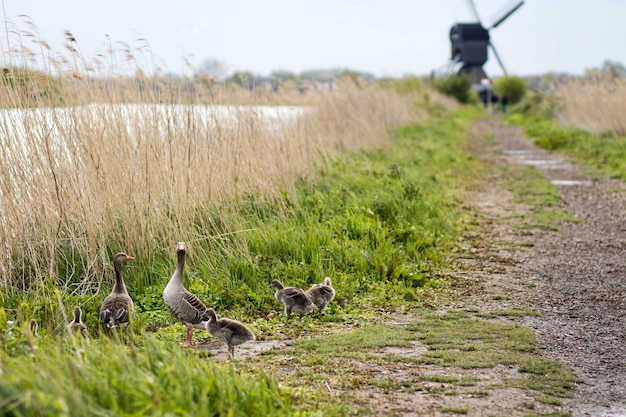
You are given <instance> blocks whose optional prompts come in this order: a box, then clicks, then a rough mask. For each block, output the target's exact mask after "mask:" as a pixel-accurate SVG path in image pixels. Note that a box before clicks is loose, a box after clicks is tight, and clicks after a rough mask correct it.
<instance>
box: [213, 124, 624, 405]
mask: <svg viewBox="0 0 626 417" xmlns="http://www.w3.org/2000/svg"><path fill="white" fill-rule="evenodd" d="M476 130H477V134H476V137H480V136H483V135H484V134H485V133H486V132H490V133H492V134H493V137H494V144H492V145H487V148H488V149H485V144H484V142H482V141H480V140H476V141H475V142H474V144H473V148H474V151H475V152H476V155H478V156H479V157H480V158H482V159H485V160H486V161H487V162H488V163H489V164H498V165H506V164H532V165H534V166H536V167H537V168H538V169H539V170H540V171H541V172H542V173H543V174H544V176H545V177H546V179H548V180H550V181H552V182H553V183H554V184H555V185H557V187H558V189H559V192H560V194H561V196H562V198H563V202H562V208H563V209H565V210H567V211H568V212H569V213H570V214H572V215H574V216H576V217H577V218H579V219H580V220H581V221H580V222H564V223H563V224H560V225H559V230H558V231H548V230H542V229H540V228H520V227H519V225H520V222H521V221H523V215H524V213H527V212H528V211H529V210H532V208H531V207H527V206H523V205H520V204H517V203H515V200H514V198H513V195H512V193H510V192H508V191H506V188H505V185H504V184H503V182H502V181H503V180H502V178H501V176H499V175H497V174H495V175H493V178H490V179H489V181H487V182H486V183H485V184H486V186H485V187H482V189H480V190H478V191H477V193H476V194H475V196H474V198H473V199H472V201H467V202H466V204H467V206H468V208H471V209H472V211H475V212H477V213H478V217H477V220H478V223H479V232H477V233H478V235H479V236H477V239H476V240H477V241H480V242H483V243H481V245H484V246H483V247H480V248H478V250H476V252H475V254H474V255H473V256H468V257H467V259H466V260H465V261H464V262H465V263H466V265H465V266H466V267H467V268H466V269H467V271H468V272H467V273H466V274H465V276H464V278H463V280H465V281H466V282H470V283H472V285H471V290H468V291H466V298H464V299H463V301H459V302H458V303H457V304H455V305H453V306H451V307H452V308H474V309H476V308H478V309H480V310H481V311H490V310H502V309H506V308H509V307H525V308H529V309H532V310H535V311H538V312H539V313H540V315H538V316H532V317H531V316H529V317H523V318H522V319H521V323H522V324H523V325H525V326H526V327H528V328H529V329H531V330H532V331H533V332H534V333H535V335H536V337H537V340H538V343H539V346H540V350H541V354H542V355H544V356H546V357H549V358H552V359H557V360H559V361H562V362H564V363H565V364H566V365H567V366H568V367H569V368H570V369H572V370H573V371H574V372H575V373H576V375H577V376H578V377H579V378H580V379H581V383H579V384H578V385H577V386H576V388H575V389H574V390H573V397H572V398H569V399H565V400H564V401H563V404H562V405H560V406H558V405H557V406H555V405H546V404H543V403H541V402H539V401H537V400H536V399H535V398H532V397H529V396H528V395H527V394H525V393H524V392H523V391H521V390H519V389H515V388H499V389H494V388H493V387H494V386H497V385H498V383H499V382H501V381H503V380H505V379H506V378H514V377H515V376H516V375H517V374H518V371H517V370H516V369H515V368H514V367H509V366H496V367H495V368H492V369H470V370H467V369H458V368H442V367H437V366H431V365H424V364H410V361H409V362H408V363H407V362H402V361H399V362H398V363H397V364H394V363H389V362H385V361H381V362H380V363H377V362H375V361H374V362H371V361H370V362H367V363H363V362H358V361H353V363H351V364H350V365H351V366H352V368H353V369H355V371H354V372H357V373H359V374H361V376H365V377H366V378H365V379H367V378H370V377H371V378H375V379H377V380H384V379H389V380H395V381H400V382H401V381H403V380H406V381H416V380H417V381H425V382H421V383H420V384H421V385H420V384H418V385H417V386H418V388H417V389H415V386H416V385H415V384H412V385H411V384H409V385H410V386H411V387H413V388H411V389H405V390H402V389H401V390H397V389H393V390H389V389H383V388H380V387H374V386H367V385H359V386H358V387H353V388H350V387H347V386H345V385H342V384H341V383H340V382H335V383H333V382H332V381H331V383H330V384H329V383H324V384H323V385H320V387H325V388H326V389H327V390H328V391H329V392H330V393H331V395H338V396H339V397H340V398H341V397H345V395H346V394H347V395H348V396H352V398H353V402H355V403H356V404H358V405H360V406H363V407H368V408H370V409H371V410H373V414H374V415H394V416H395V415H401V416H450V415H454V414H455V413H456V414H463V415H470V416H527V415H550V414H552V413H555V412H560V411H565V412H570V413H571V415H572V416H573V417H580V416H594V417H609V416H613V417H617V416H621V417H624V416H626V185H625V184H624V183H623V182H620V181H616V180H611V179H605V178H595V177H591V176H589V175H587V174H585V173H584V172H583V171H582V169H581V168H579V167H577V166H575V165H574V164H572V163H570V162H568V161H566V160H564V159H563V158H562V157H559V156H558V155H556V154H553V153H548V152H547V151H545V150H542V149H540V148H538V147H536V146H534V145H533V144H532V143H531V142H530V141H529V140H528V139H525V138H523V137H522V135H521V134H520V132H519V131H518V130H517V129H514V128H510V127H506V126H504V125H502V124H501V123H500V122H499V121H498V120H497V119H496V118H493V119H489V120H485V121H481V122H479V123H478V124H477V126H476ZM494 173H497V170H494ZM477 289H478V290H477ZM393 320H394V323H395V324H397V325H399V326H402V325H406V324H408V323H410V322H412V321H414V320H415V317H410V316H404V317H395V318H393ZM500 320H503V321H506V320H508V319H505V318H501V319H500ZM516 320H517V322H520V319H516ZM290 344H291V342H290V341H289V340H285V341H257V342H256V343H254V344H249V345H244V346H242V347H241V349H240V350H238V354H237V355H238V357H239V358H246V357H250V356H253V357H256V356H258V353H259V352H260V351H263V350H268V349H272V350H280V351H285V352H286V354H288V353H287V352H289V346H290ZM205 347H207V348H209V349H211V350H213V351H214V352H215V353H216V354H217V356H218V357H225V354H226V352H225V349H224V346H223V345H221V344H220V343H219V342H217V341H212V342H209V343H208V344H207V345H206V346H205ZM425 350H426V348H425V347H424V346H422V345H421V344H419V343H418V342H415V343H414V345H413V346H412V347H410V348H405V349H400V348H393V349H391V348H387V349H386V350H383V351H379V352H372V353H373V354H378V355H387V354H392V355H399V356H405V357H409V358H410V357H415V358H418V357H419V356H420V355H421V354H422V353H423V352H424V351H425ZM284 368H285V369H282V372H285V373H290V372H291V373H293V372H296V370H294V369H290V368H289V366H288V365H287V366H284ZM292 368H293V367H292ZM429 375H431V376H433V377H436V378H442V377H445V376H446V375H449V376H454V377H468V378H473V379H474V380H475V381H478V382H477V384H475V385H474V386H472V387H471V388H467V389H466V388H463V387H461V386H455V387H453V390H454V393H452V394H451V393H450V387H449V386H445V384H440V383H438V382H428V376H429ZM355 376H356V375H355ZM425 376H426V377H425ZM436 378H435V379H433V381H435V380H436ZM409 385H407V386H409ZM481 390H483V394H476V393H480V392H481ZM484 392H488V394H486V395H485V394H484Z"/></svg>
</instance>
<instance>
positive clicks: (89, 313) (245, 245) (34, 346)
mask: <svg viewBox="0 0 626 417" xmlns="http://www.w3.org/2000/svg"><path fill="white" fill-rule="evenodd" d="M463 112H464V113H459V114H457V115H455V116H453V117H449V118H446V119H435V120H433V121H432V122H430V123H429V124H427V125H411V126H405V127H403V128H400V129H398V130H397V131H396V133H395V139H394V143H393V146H392V147H390V148H386V149H378V150H374V151H361V152H356V153H352V154H351V155H349V156H348V157H345V156H344V157H336V158H334V159H332V160H330V162H329V163H328V164H327V166H326V167H324V168H323V169H322V170H321V171H320V172H319V175H317V176H316V177H315V178H312V179H310V180H308V181H306V182H302V183H301V184H300V186H299V188H298V192H297V194H295V195H291V194H289V193H286V192H285V193H283V195H282V197H281V198H280V199H278V200H277V199H266V198H262V197H260V196H258V195H248V196H245V197H244V198H241V199H240V200H239V201H237V202H235V204H234V205H233V206H232V207H231V208H222V209H220V210H219V211H218V210H217V209H216V210H215V211H208V212H207V211H201V212H200V211H199V212H197V213H196V220H195V221H196V228H197V236H196V237H195V240H194V239H190V238H187V237H181V240H187V241H189V242H190V245H189V246H190V247H191V253H190V256H189V259H188V263H187V269H186V276H185V281H186V285H187V287H188V288H189V289H190V290H192V291H193V292H194V293H196V294H197V295H198V296H199V297H200V298H201V299H202V300H203V301H204V302H205V303H206V304H207V305H209V306H211V307H214V308H215V309H216V310H217V311H218V312H219V313H220V314H221V315H226V316H229V317H233V318H238V319H241V320H243V321H244V322H246V323H247V324H249V325H250V327H251V328H252V329H253V330H254V332H255V333H256V334H257V337H258V339H259V340H263V339H271V338H273V337H283V336H281V334H287V335H289V336H291V337H300V336H304V335H306V334H308V333H310V332H315V331H317V329H318V328H322V329H323V328H325V327H327V326H331V327H332V326H339V325H341V324H337V323H336V324H333V323H335V322H339V323H342V324H343V325H346V324H348V325H349V324H350V323H354V324H356V323H357V322H361V321H362V320H370V319H371V318H372V317H375V316H376V315H377V314H378V313H379V312H381V311H383V310H385V309H391V310H393V309H396V308H402V309H405V308H406V307H407V306H409V307H410V306H411V305H412V306H418V305H430V304H432V303H433V302H435V301H436V298H437V296H438V294H445V293H446V291H448V288H449V281H448V279H447V278H446V277H447V271H448V270H449V269H450V268H452V267H453V266H452V265H453V260H454V252H453V251H454V250H455V249H457V246H459V242H460V236H462V233H463V231H464V229H465V225H464V224H463V221H462V212H461V210H460V204H461V201H462V196H463V193H464V188H465V185H466V184H467V183H468V182H470V181H472V179H473V178H475V176H476V175H477V172H479V165H478V162H477V161H476V160H475V159H473V158H471V157H469V156H468V155H467V154H466V153H465V152H464V151H463V143H464V140H465V131H466V128H467V126H468V124H469V121H470V120H471V119H472V118H474V117H476V114H477V113H476V111H475V110H471V109H470V110H463ZM190 204H192V203H190ZM190 210H193V208H190ZM198 236H201V237H204V238H198ZM148 238H149V237H147V239H148ZM172 252H173V249H172ZM62 258H63V259H60V260H59V264H60V265H67V263H68V261H69V260H70V259H71V257H70V256H66V255H65V254H64V255H63V256H62ZM174 263H175V261H174V254H173V253H171V254H169V253H168V255H167V256H163V255H162V254H159V253H156V252H155V254H154V257H153V258H151V259H137V261H136V262H135V263H133V264H129V265H127V266H126V267H125V269H124V274H125V279H126V282H127V286H128V288H129V291H130V294H131V296H132V297H133V299H134V300H135V308H136V311H137V314H136V317H135V321H134V323H132V329H131V331H130V332H128V334H126V333H124V334H123V336H124V337H122V341H117V339H116V338H114V337H113V338H112V339H111V338H110V337H112V336H104V335H103V334H102V329H101V327H100V323H99V321H98V310H99V306H100V303H101V302H102V299H103V298H104V296H105V295H106V294H107V293H108V289H104V290H102V291H101V293H99V294H82V295H81V294H80V293H76V294H68V293H61V292H60V291H59V290H58V289H56V288H54V286H52V285H50V286H46V284H41V286H40V287H37V288H29V289H28V291H21V292H17V293H15V292H12V294H18V295H13V296H12V297H7V296H5V295H2V297H1V298H2V299H1V300H0V302H1V305H2V306H4V307H5V309H4V310H2V312H3V316H4V320H2V322H1V323H0V336H1V338H2V340H1V342H2V346H1V347H2V349H1V350H0V373H1V374H2V378H0V390H1V391H2V392H3V393H4V395H2V400H1V401H0V409H1V410H2V412H3V414H5V415H70V414H71V415H141V414H150V415H164V414H167V413H173V414H182V415H231V414H232V415H294V413H296V414H297V412H298V410H300V409H307V412H311V413H315V410H319V409H323V410H324V415H335V414H337V413H340V409H339V408H337V407H336V406H333V405H332V403H329V402H328V401H327V400H325V399H324V398H325V397H324V395H323V392H324V391H323V388H322V389H321V390H320V392H321V394H320V393H316V392H317V390H319V387H304V390H301V391H299V392H294V391H292V390H291V389H290V388H287V387H284V388H281V387H279V386H278V385H277V383H276V382H274V381H275V380H274V377H273V376H270V377H268V376H266V375H265V374H264V373H263V372H261V371H259V368H255V367H251V368H249V369H248V370H247V371H245V373H243V374H241V373H240V371H236V369H237V368H238V366H237V362H235V363H234V364H233V365H230V364H229V365H221V364H216V363H212V360H211V359H210V358H207V357H206V356H207V355H199V354H195V353H193V352H186V351H184V350H183V349H181V348H180V346H179V345H178V343H179V342H180V341H181V340H182V339H183V338H184V327H183V326H182V325H180V324H176V323H175V321H174V320H173V318H172V317H171V315H170V314H169V313H168V312H167V311H166V309H165V307H164V306H163V304H162V296H161V294H162V291H163V287H164V285H165V283H166V282H167V280H168V279H169V277H170V275H171V274H172V272H173V269H174ZM69 267H70V266H69V265H68V268H69ZM324 276H331V277H332V278H333V283H334V285H335V287H336V289H337V292H338V294H339V295H338V297H337V300H336V302H333V303H332V304H331V306H330V308H329V310H328V312H327V314H326V316H325V318H324V319H323V320H320V319H319V318H310V317H309V318H306V319H305V320H303V321H302V322H299V321H295V322H293V323H289V326H285V325H283V323H282V321H283V316H282V308H281V306H279V305H277V303H276V301H275V300H274V298H273V293H272V291H271V290H270V288H269V283H270V282H271V280H272V279H275V278H278V279H281V280H283V281H284V283H285V284H286V285H297V286H299V287H308V286H310V285H311V284H313V283H317V282H321V281H322V280H323V277H324ZM408 302H409V304H408ZM407 304H408V305H407ZM72 305H81V306H82V307H83V311H84V312H85V314H84V320H85V322H86V324H87V325H88V327H89V328H90V333H91V335H92V338H91V341H90V343H89V344H86V345H84V346H77V345H75V344H71V343H69V341H68V340H67V335H66V332H65V325H66V323H67V322H66V321H65V320H66V319H65V315H64V311H69V310H70V309H71V306H72ZM5 312H6V314H5ZM380 314H382V313H380ZM272 316H274V318H272ZM31 317H34V318H36V319H37V320H38V321H39V323H40V333H41V336H40V338H39V339H37V341H33V340H32V339H31V338H29V337H28V336H29V335H28V332H27V331H26V330H25V329H24V327H23V326H22V324H23V323H27V322H28V320H29V318H31ZM145 330H149V331H152V332H153V333H152V334H151V333H147V332H145ZM198 333H202V332H196V336H195V337H196V338H198V337H204V338H206V337H207V336H206V335H204V336H202V335H198ZM383 334H384V333H383ZM388 336H389V335H388ZM196 340H197V339H196ZM390 340H393V339H390V338H389V337H386V338H385V343H389V341H390ZM332 343H333V344H336V345H337V349H339V348H340V347H341V343H340V341H339V339H336V340H332ZM355 343H359V342H358V341H355ZM397 343H402V340H401V338H399V339H398V341H397ZM344 347H345V349H347V350H349V347H348V346H346V345H344ZM303 349H304V348H303ZM368 349H369V347H368ZM329 355H331V353H329ZM209 356H210V355H209ZM340 369H341V368H340ZM241 372H244V371H241ZM302 372H304V370H302ZM348 381H350V379H348ZM380 383H382V384H384V381H380ZM290 385H296V386H297V385H298V384H293V383H292V384H288V385H287V386H290Z"/></svg>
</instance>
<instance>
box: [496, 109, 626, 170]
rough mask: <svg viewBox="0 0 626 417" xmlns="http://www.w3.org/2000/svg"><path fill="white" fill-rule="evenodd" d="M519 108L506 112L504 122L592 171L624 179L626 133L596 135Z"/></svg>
mask: <svg viewBox="0 0 626 417" xmlns="http://www.w3.org/2000/svg"><path fill="white" fill-rule="evenodd" d="M534 106H535V107H537V106H539V104H534ZM519 110H520V112H518V113H512V114H510V115H509V116H508V117H507V119H506V120H507V122H508V123H511V124H514V125H517V126H521V127H522V128H523V129H524V132H525V133H526V135H528V137H530V138H532V139H533V140H534V142H535V143H536V144H537V145H539V146H542V147H544V148H546V149H550V150H557V151H559V152H562V153H563V154H565V155H567V156H570V157H573V158H575V159H576V160H578V161H580V162H581V163H583V164H585V165H586V166H587V167H588V168H589V169H591V170H592V171H594V172H599V173H603V174H605V175H610V176H612V177H615V178H621V179H626V137H624V136H619V135H614V134H605V135H597V134H592V133H589V132H586V131H584V130H582V129H578V128H574V127H564V126H562V125H561V124H559V123H558V122H557V121H556V120H553V119H551V118H548V117H545V116H536V115H533V116H529V115H527V114H526V113H527V112H528V111H529V109H525V108H520V109H519ZM530 110H532V109H530ZM522 111H523V112H522Z"/></svg>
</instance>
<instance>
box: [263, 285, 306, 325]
mask: <svg viewBox="0 0 626 417" xmlns="http://www.w3.org/2000/svg"><path fill="white" fill-rule="evenodd" d="M270 287H272V288H274V289H276V293H275V294H274V296H275V297H276V300H278V301H280V302H281V303H283V305H284V306H285V314H286V315H287V320H286V321H289V317H290V316H291V313H296V314H299V315H300V318H302V315H303V314H307V313H309V312H311V311H313V309H315V304H313V302H312V301H311V299H310V298H309V297H308V296H307V295H306V293H305V292H304V291H302V290H301V289H299V288H296V287H285V286H284V285H283V283H282V282H280V281H279V280H277V279H275V280H273V281H272V283H271V284H270Z"/></svg>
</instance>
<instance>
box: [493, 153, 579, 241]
mask: <svg viewBox="0 0 626 417" xmlns="http://www.w3.org/2000/svg"><path fill="white" fill-rule="evenodd" d="M500 170H501V172H502V175H503V178H505V186H506V188H507V189H508V190H509V191H511V192H512V193H513V195H514V196H515V200H516V202H518V203H520V204H524V205H527V206H529V208H530V209H529V211H528V212H527V213H525V214H523V215H520V217H521V220H522V221H521V222H520V226H519V227H521V228H526V229H543V230H558V227H559V223H561V222H580V219H578V218H577V217H575V216H573V215H571V214H569V213H568V212H567V211H566V210H563V209H561V208H559V204H560V203H561V201H562V198H561V196H560V194H559V192H558V189H557V187H556V186H555V185H554V184H552V183H550V181H548V180H546V179H545V177H544V176H543V174H541V172H539V170H538V169H537V168H535V167H533V166H528V165H508V166H506V167H503V168H500Z"/></svg>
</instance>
